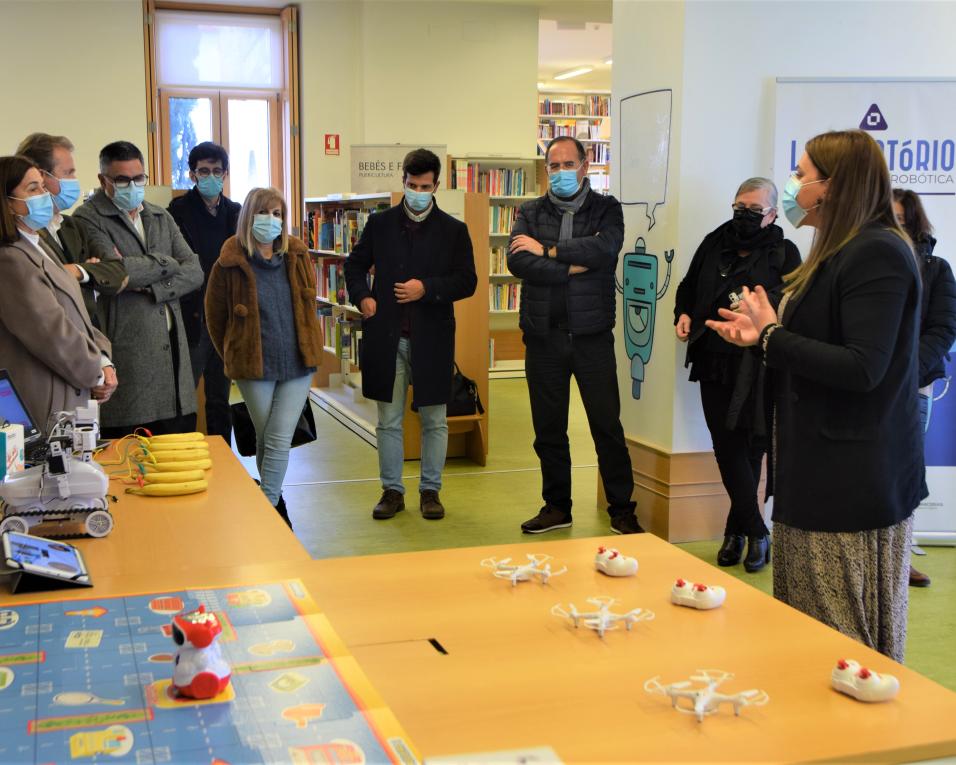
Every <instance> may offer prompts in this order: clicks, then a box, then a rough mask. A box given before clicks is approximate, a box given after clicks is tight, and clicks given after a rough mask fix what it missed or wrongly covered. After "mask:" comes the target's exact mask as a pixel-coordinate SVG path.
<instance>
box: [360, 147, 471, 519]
mask: <svg viewBox="0 0 956 765" xmlns="http://www.w3.org/2000/svg"><path fill="white" fill-rule="evenodd" d="M440 173H441V161H440V160H439V159H438V157H437V156H436V155H435V154H433V153H432V152H430V151H427V150H426V149H416V150H415V151H413V152H410V153H409V154H408V155H407V156H406V157H405V160H404V162H403V163H402V180H403V183H404V186H405V198H404V200H403V201H402V202H401V204H398V205H395V206H394V207H392V208H390V209H389V210H386V211H385V212H381V213H377V214H375V215H372V216H371V217H370V218H369V219H368V222H367V223H366V224H365V230H364V231H363V232H362V236H361V238H360V239H359V242H358V244H357V245H356V246H355V248H354V249H353V250H352V253H351V254H350V255H349V257H348V258H347V259H346V261H345V280H346V284H347V286H348V292H349V299H350V300H351V302H352V303H353V304H354V305H356V306H358V307H359V309H360V310H361V311H362V350H361V359H360V363H361V367H362V393H363V394H364V395H365V396H366V397H367V398H371V399H374V400H375V401H378V402H379V403H378V426H377V427H376V429H375V432H376V435H377V436H378V464H379V473H380V477H381V481H382V489H383V493H382V497H381V499H380V500H379V502H378V504H377V505H376V506H375V509H374V510H373V511H372V517H373V518H375V519H377V520H383V519H386V518H392V517H393V516H394V515H395V514H396V513H397V512H399V511H401V510H404V509H405V500H404V494H405V487H404V485H403V484H402V463H403V462H404V449H403V434H402V419H403V417H404V415H405V394H406V390H407V388H408V385H409V384H411V383H412V382H413V381H414V389H413V390H414V394H413V395H414V403H415V405H416V406H417V408H418V414H419V417H420V418H421V424H422V470H421V475H422V477H421V483H420V484H419V492H420V495H421V497H420V509H421V513H422V516H423V517H424V518H427V519H429V520H437V519H440V518H443V517H444V516H445V508H444V507H443V506H442V504H441V501H440V499H439V496H438V492H439V490H440V489H441V472H442V468H443V467H444V465H445V453H446V451H447V448H448V426H447V424H446V421H445V406H446V404H447V403H448V397H449V394H450V392H451V381H452V371H453V367H454V362H455V309H454V301H456V300H462V299H463V298H467V297H469V296H470V295H472V294H474V292H475V286H476V285H477V283H478V278H477V276H476V274H475V258H474V253H473V251H472V245H471V238H470V237H469V235H468V228H467V227H466V226H465V224H464V223H462V222H461V221H458V220H456V219H455V218H453V217H451V216H450V215H448V214H447V213H444V212H442V211H441V210H439V209H438V206H437V205H436V204H435V200H434V197H433V195H434V192H435V190H436V189H437V188H438V182H439V181H438V176H439V174H440ZM373 267H374V269H375V270H374V279H372V280H371V281H370V273H369V272H370V270H371V269H372V268H373Z"/></svg>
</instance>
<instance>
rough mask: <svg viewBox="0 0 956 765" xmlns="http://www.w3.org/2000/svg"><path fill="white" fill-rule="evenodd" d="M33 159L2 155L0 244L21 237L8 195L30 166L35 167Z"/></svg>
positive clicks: (0, 174)
mask: <svg viewBox="0 0 956 765" xmlns="http://www.w3.org/2000/svg"><path fill="white" fill-rule="evenodd" d="M35 167H36V164H34V162H33V160H31V159H27V158H26V157H21V156H10V157H0V190H2V192H3V193H2V194H0V244H13V243H14V242H15V241H17V239H19V238H20V230H19V229H18V228H17V216H16V214H15V213H14V212H13V210H11V209H10V200H9V199H8V197H9V196H10V195H11V194H12V193H13V191H14V189H16V187H17V186H19V185H20V182H21V181H22V180H23V176H25V175H26V174H27V171H28V170H29V169H30V168H35Z"/></svg>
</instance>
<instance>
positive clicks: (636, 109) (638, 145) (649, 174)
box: [619, 88, 673, 231]
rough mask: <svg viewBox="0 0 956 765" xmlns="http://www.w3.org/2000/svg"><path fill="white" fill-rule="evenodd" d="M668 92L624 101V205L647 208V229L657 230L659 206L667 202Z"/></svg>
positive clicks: (622, 126) (624, 99) (637, 96)
mask: <svg viewBox="0 0 956 765" xmlns="http://www.w3.org/2000/svg"><path fill="white" fill-rule="evenodd" d="M672 101H673V91H672V90H670V89H669V88H667V89H662V90H649V91H647V92H646V93H636V94H635V95H633V96H627V97H626V98H622V99H621V103H620V106H619V112H620V115H621V133H620V136H621V144H620V146H621V204H625V205H646V206H647V213H646V214H647V221H648V225H647V229H648V231H650V230H651V229H652V228H654V224H655V223H656V222H657V221H656V220H655V214H656V211H657V206H658V205H662V204H664V202H666V201H667V169H668V161H669V156H670V145H671V103H672Z"/></svg>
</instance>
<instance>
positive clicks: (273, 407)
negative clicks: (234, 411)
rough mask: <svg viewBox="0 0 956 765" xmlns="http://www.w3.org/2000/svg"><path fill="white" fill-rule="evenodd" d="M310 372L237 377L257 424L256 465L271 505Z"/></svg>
mask: <svg viewBox="0 0 956 765" xmlns="http://www.w3.org/2000/svg"><path fill="white" fill-rule="evenodd" d="M311 383H312V375H310V374H309V375H305V376H304V377H297V378H295V379H294V380H284V381H282V382H276V381H275V380H236V385H237V386H239V391H240V392H241V393H242V398H243V399H244V400H245V402H246V406H247V407H248V408H249V417H251V418H252V424H253V425H254V426H255V428H256V467H257V468H258V469H259V481H260V486H261V487H262V493H263V494H265V495H266V497H267V498H268V500H269V502H270V503H272V504H273V505H275V504H277V503H278V502H279V495H281V494H282V481H283V480H284V479H285V471H286V468H288V466H289V448H290V447H291V445H292V434H293V433H295V426H296V424H297V423H298V422H299V416H300V415H301V414H302V408H303V407H304V406H305V402H306V399H307V398H308V396H309V386H310V385H311Z"/></svg>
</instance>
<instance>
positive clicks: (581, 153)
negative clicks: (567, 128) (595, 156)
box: [544, 135, 588, 162]
mask: <svg viewBox="0 0 956 765" xmlns="http://www.w3.org/2000/svg"><path fill="white" fill-rule="evenodd" d="M559 141H570V142H571V143H573V144H574V146H575V148H576V149H577V150H578V159H580V160H581V161H582V162H584V160H586V159H587V158H588V153H587V152H586V151H585V150H584V144H583V143H581V142H580V141H579V140H578V139H577V138H575V137H574V136H573V135H559V136H558V137H557V138H552V139H551V141H550V142H549V143H548V148H547V150H546V151H545V152H544V161H545V162H547V161H548V154H550V153H551V147H552V146H554V145H555V144H556V143H558V142H559Z"/></svg>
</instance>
